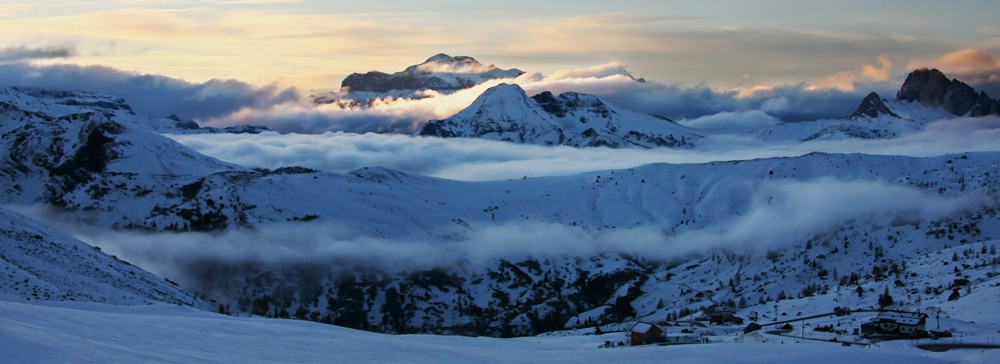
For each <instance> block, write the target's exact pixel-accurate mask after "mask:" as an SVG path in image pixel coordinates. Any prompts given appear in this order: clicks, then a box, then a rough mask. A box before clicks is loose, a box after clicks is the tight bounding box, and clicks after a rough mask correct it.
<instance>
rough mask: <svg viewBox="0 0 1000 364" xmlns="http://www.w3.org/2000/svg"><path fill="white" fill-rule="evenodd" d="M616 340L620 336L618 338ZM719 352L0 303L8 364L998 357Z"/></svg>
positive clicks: (798, 349) (753, 347) (823, 346)
mask: <svg viewBox="0 0 1000 364" xmlns="http://www.w3.org/2000/svg"><path fill="white" fill-rule="evenodd" d="M616 337H617V335H616ZM715 339H716V340H718V341H720V342H718V343H713V344H704V345H686V346H672V347H655V346H652V347H637V348H619V349H598V346H599V345H600V344H603V341H604V340H607V338H606V337H603V336H572V337H538V338H520V339H489V338H464V337H443V336H388V335H380V334H374V333H367V332H362V331H354V330H350V329H344V328H339V327H334V326H329V325H321V324H316V323H310V322H302V321H288V320H266V319H259V318H252V319H249V318H233V317H227V316H221V315H215V314H210V313H205V312H200V311H196V310H193V309H189V308H183V307H177V306H165V305H156V306H148V307H112V306H102V305H94V304H79V303H73V304H46V305H29V304H22V303H13V302H3V301H0V353H3V354H2V357H3V361H4V362H8V363H23V364H29V363H59V362H63V363H67V362H74V363H91V362H93V363H139V362H141V363H192V362H198V363H469V362H490V363H608V362H623V361H624V362H638V363H645V362H661V361H666V360H669V361H670V362H676V363H704V362H711V363H767V364H781V363H802V362H810V363H827V362H830V363H841V362H851V363H857V364H862V363H879V364H882V363H886V362H898V361H905V362H907V363H913V364H917V363H946V362H949V363H954V362H963V363H964V362H967V363H982V362H985V361H989V360H990V359H989V358H990V355H991V354H995V353H980V352H979V351H976V352H959V353H956V352H949V353H930V352H924V351H921V350H918V349H914V348H911V347H908V346H906V345H883V347H881V348H862V347H841V346H839V345H831V344H828V343H818V342H808V341H806V342H802V343H792V342H791V340H789V341H788V343H786V344H779V343H777V342H774V343H768V344H759V343H758V344H755V343H743V342H733V341H732V340H733V339H734V337H718V338H715Z"/></svg>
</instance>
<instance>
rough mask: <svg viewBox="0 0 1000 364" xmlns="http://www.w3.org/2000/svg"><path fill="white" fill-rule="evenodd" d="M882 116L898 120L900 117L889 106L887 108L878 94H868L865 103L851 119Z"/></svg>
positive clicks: (862, 103)
mask: <svg viewBox="0 0 1000 364" xmlns="http://www.w3.org/2000/svg"><path fill="white" fill-rule="evenodd" d="M880 115H888V116H892V117H896V118H898V117H899V115H896V113H894V112H892V110H890V109H889V107H888V106H885V103H884V102H882V98H881V97H880V96H879V95H878V94H877V93H874V92H872V93H870V94H868V96H867V97H865V99H864V100H863V101H861V105H859V106H858V110H857V111H855V112H854V114H853V115H851V118H852V119H859V118H865V117H868V118H877V117H879V116H880Z"/></svg>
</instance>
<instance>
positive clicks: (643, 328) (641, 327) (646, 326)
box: [629, 322, 659, 334]
mask: <svg viewBox="0 0 1000 364" xmlns="http://www.w3.org/2000/svg"><path fill="white" fill-rule="evenodd" d="M654 327H656V325H653V324H650V323H646V322H640V323H637V324H635V325H632V328H631V329H629V331H631V332H641V333H644V334H645V333H648V332H649V330H651V329H652V328H654ZM657 329H659V327H657Z"/></svg>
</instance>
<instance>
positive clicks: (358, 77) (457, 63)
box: [313, 53, 524, 104]
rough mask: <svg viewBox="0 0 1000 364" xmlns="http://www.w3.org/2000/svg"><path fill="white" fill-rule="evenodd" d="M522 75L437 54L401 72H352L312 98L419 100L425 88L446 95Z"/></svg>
mask: <svg viewBox="0 0 1000 364" xmlns="http://www.w3.org/2000/svg"><path fill="white" fill-rule="evenodd" d="M522 74H524V71H521V70H519V69H513V68H512V69H509V70H505V69H501V68H498V67H497V66H495V65H492V64H490V65H484V64H482V63H480V62H479V61H477V60H476V59H475V58H472V57H468V56H454V57H453V56H449V55H447V54H444V53H439V54H436V55H434V56H432V57H430V58H428V59H427V60H426V61H424V62H423V63H420V64H416V65H412V66H409V67H407V68H406V69H405V70H403V71H402V72H396V73H391V74H390V73H385V72H379V71H371V72H368V73H352V74H351V75H350V76H347V78H345V79H344V81H343V82H341V83H340V89H341V91H340V92H334V93H331V94H324V95H315V96H313V98H314V101H315V102H316V103H317V104H328V103H334V102H337V101H338V100H341V99H348V100H353V101H356V102H359V103H362V104H364V103H366V102H368V101H371V100H374V99H380V98H387V97H391V98H407V99H418V98H421V97H423V96H422V95H421V93H422V91H426V90H434V91H436V92H439V93H444V94H448V93H452V92H455V91H458V90H462V89H466V88H470V87H473V86H476V85H478V84H481V83H483V82H486V81H489V80H496V79H503V78H515V77H518V76H520V75H522Z"/></svg>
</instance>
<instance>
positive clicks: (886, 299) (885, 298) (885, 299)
mask: <svg viewBox="0 0 1000 364" xmlns="http://www.w3.org/2000/svg"><path fill="white" fill-rule="evenodd" d="M892 302H893V300H892V296H890V295H889V286H885V292H884V293H882V295H881V296H879V297H878V305H879V306H882V308H885V307H888V306H891V305H892Z"/></svg>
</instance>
